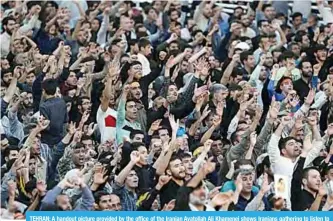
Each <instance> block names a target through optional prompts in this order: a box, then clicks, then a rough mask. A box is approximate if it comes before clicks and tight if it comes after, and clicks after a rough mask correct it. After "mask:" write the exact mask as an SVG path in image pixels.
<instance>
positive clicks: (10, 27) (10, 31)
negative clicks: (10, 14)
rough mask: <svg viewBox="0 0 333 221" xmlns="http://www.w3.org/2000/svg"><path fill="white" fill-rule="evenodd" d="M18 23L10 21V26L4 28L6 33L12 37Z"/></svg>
mask: <svg viewBox="0 0 333 221" xmlns="http://www.w3.org/2000/svg"><path fill="white" fill-rule="evenodd" d="M15 25H16V22H15V21H14V20H9V21H8V24H7V25H5V26H4V28H5V31H6V32H7V33H8V34H9V35H11V34H12V33H13V31H14V29H15Z"/></svg>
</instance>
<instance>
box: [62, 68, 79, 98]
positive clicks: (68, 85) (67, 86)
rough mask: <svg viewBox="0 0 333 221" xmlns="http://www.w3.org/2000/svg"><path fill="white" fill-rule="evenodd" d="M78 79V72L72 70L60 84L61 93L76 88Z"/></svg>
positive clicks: (64, 93) (65, 93)
mask: <svg viewBox="0 0 333 221" xmlns="http://www.w3.org/2000/svg"><path fill="white" fill-rule="evenodd" d="M77 82H78V79H77V77H76V73H75V72H73V71H71V72H69V75H68V76H67V79H66V80H65V81H64V82H63V83H62V84H60V91H61V94H63V95H67V93H68V91H70V90H72V89H75V88H76V86H77Z"/></svg>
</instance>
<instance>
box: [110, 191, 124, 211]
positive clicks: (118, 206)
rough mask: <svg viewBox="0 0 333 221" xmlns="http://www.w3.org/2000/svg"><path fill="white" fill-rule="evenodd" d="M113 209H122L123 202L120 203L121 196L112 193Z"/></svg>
mask: <svg viewBox="0 0 333 221" xmlns="http://www.w3.org/2000/svg"><path fill="white" fill-rule="evenodd" d="M110 196H111V211H121V210H122V207H121V203H120V198H119V196H117V195H115V194H111V195H110Z"/></svg>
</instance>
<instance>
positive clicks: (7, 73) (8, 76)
mask: <svg viewBox="0 0 333 221" xmlns="http://www.w3.org/2000/svg"><path fill="white" fill-rule="evenodd" d="M1 72H2V73H1V79H2V81H3V83H4V84H5V85H6V86H7V87H8V86H9V84H10V82H11V81H12V79H13V70H11V69H5V70H1Z"/></svg>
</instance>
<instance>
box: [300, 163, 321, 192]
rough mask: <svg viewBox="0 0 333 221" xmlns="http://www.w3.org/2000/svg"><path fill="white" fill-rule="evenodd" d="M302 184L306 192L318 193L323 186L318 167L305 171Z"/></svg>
mask: <svg viewBox="0 0 333 221" xmlns="http://www.w3.org/2000/svg"><path fill="white" fill-rule="evenodd" d="M302 184H303V187H304V189H305V190H307V191H309V192H310V193H317V192H318V190H319V187H320V185H321V184H322V181H321V176H320V172H319V171H318V169H317V168H316V167H309V168H305V169H304V170H303V174H302Z"/></svg>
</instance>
